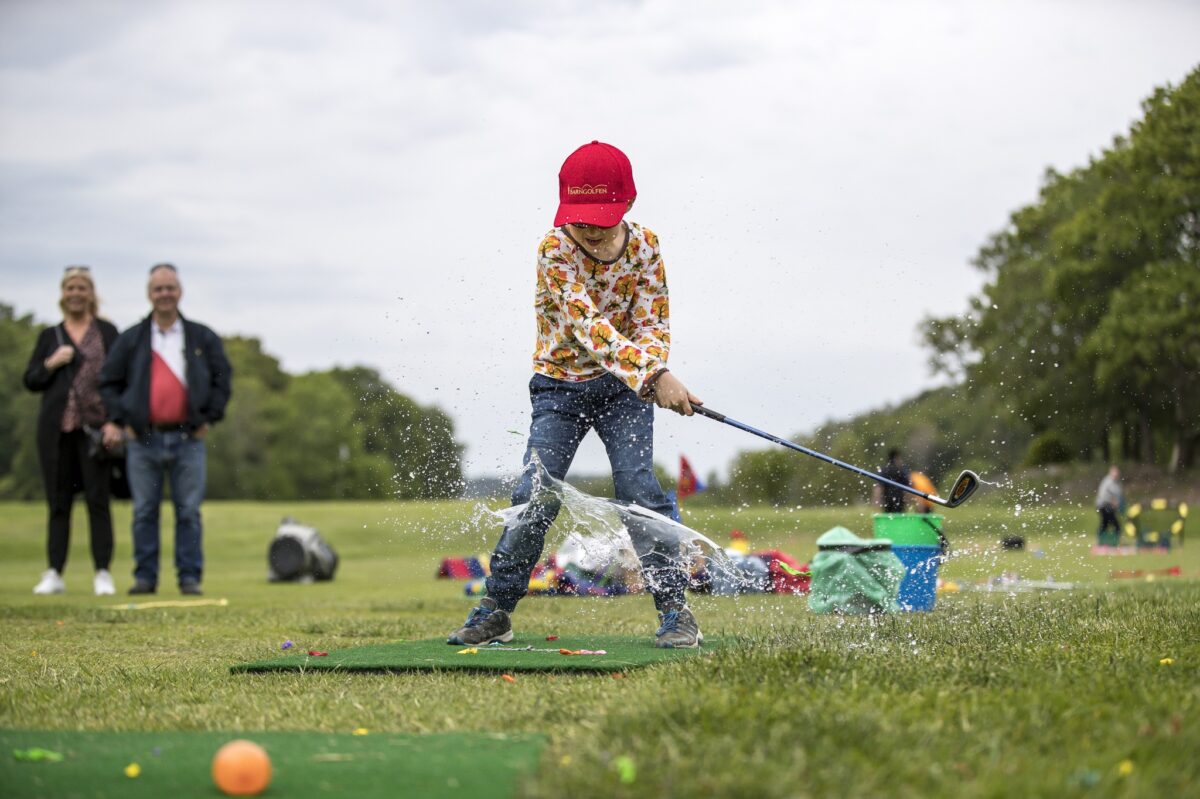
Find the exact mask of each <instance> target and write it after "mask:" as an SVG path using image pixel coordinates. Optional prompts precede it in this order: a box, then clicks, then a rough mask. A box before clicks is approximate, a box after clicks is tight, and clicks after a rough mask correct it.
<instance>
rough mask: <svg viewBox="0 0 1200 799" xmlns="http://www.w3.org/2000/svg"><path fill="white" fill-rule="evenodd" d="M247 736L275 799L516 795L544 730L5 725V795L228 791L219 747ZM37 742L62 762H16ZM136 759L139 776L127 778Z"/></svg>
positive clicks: (1, 753) (0, 751) (132, 798)
mask: <svg viewBox="0 0 1200 799" xmlns="http://www.w3.org/2000/svg"><path fill="white" fill-rule="evenodd" d="M235 738H247V739H249V740H252V741H254V742H255V743H258V744H259V745H261V746H262V747H263V748H265V749H266V750H267V754H268V755H269V756H270V758H271V768H272V775H271V784H270V785H269V786H268V787H267V789H266V790H265V791H263V793H262V794H261V795H262V796H264V797H271V796H291V797H309V796H348V797H354V799H372V798H373V797H395V796H420V797H440V796H488V797H496V796H512V795H513V794H514V793H515V791H516V787H517V781H518V779H519V778H520V777H522V776H524V775H527V774H532V773H533V772H534V771H535V770H536V768H537V765H538V759H539V757H540V755H541V751H542V747H543V746H544V744H545V738H544V737H543V736H540V735H528V734H522V735H489V734H485V733H465V732H464V733H441V734H437V735H396V734H390V733H370V734H368V735H351V734H349V733H344V734H330V733H317V732H253V733H231V732H59V731H54V732H33V731H24V730H0V763H2V764H3V765H2V766H0V779H2V783H0V784H2V785H3V788H2V789H0V794H3V795H4V796H6V797H14V799H15V797H56V798H59V797H80V799H83V797H89V798H91V797H121V799H136V797H156V798H157V799H162V797H180V798H181V799H182V797H193V796H196V797H205V796H213V797H219V796H224V794H222V793H221V792H220V791H219V790H218V789H217V787H216V785H214V784H213V781H212V759H213V755H215V754H216V752H217V749H219V748H220V747H221V745H223V744H225V743H227V742H229V741H231V740H234V739H235ZM31 748H40V749H46V750H50V751H52V752H58V753H60V754H61V755H62V756H63V759H62V760H61V761H60V762H52V761H48V760H41V761H36V762H28V761H22V760H19V759H18V758H17V757H16V756H15V754H14V752H15V751H18V750H20V751H27V750H29V749H31ZM131 763H136V764H137V765H138V766H139V768H140V772H141V773H140V774H139V775H138V776H137V777H136V778H130V777H128V776H126V774H125V769H126V767H127V766H129V765H130V764H131Z"/></svg>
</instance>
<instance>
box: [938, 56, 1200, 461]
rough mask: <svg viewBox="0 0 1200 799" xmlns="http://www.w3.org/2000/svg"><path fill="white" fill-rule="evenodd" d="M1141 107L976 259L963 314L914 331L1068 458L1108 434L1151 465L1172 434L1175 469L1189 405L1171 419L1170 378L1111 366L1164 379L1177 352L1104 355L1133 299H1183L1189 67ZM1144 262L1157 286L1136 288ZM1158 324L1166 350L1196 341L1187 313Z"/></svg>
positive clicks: (1090, 449)
mask: <svg viewBox="0 0 1200 799" xmlns="http://www.w3.org/2000/svg"><path fill="white" fill-rule="evenodd" d="M1143 112H1144V117H1143V118H1142V120H1140V121H1139V122H1138V123H1137V124H1135V125H1134V126H1133V129H1132V130H1131V132H1130V135H1129V136H1128V137H1127V138H1118V139H1116V140H1115V141H1114V143H1113V145H1112V147H1111V148H1110V149H1108V150H1106V151H1105V152H1104V153H1102V154H1101V156H1100V157H1099V158H1095V159H1092V160H1091V161H1090V163H1089V164H1088V165H1087V166H1086V167H1083V168H1080V169H1077V170H1074V171H1072V172H1071V173H1068V174H1066V175H1062V174H1058V173H1056V172H1053V171H1049V172H1047V175H1046V180H1045V184H1044V185H1043V187H1042V189H1041V192H1040V195H1039V201H1038V202H1037V203H1035V204H1033V205H1030V206H1027V207H1025V208H1022V209H1020V210H1019V211H1017V212H1016V213H1014V214H1013V215H1012V217H1011V219H1010V223H1009V225H1008V227H1007V228H1006V229H1004V230H1002V231H1001V232H999V233H997V234H996V235H994V236H993V237H992V238H991V239H990V240H989V242H988V243H987V244H986V245H985V246H984V247H983V248H982V249H981V250H980V253H979V255H978V257H977V258H976V259H975V264H976V266H977V267H979V268H980V269H981V270H982V271H983V272H984V273H985V274H986V275H987V277H988V282H987V284H986V285H985V287H984V289H983V291H982V292H981V294H980V295H979V296H977V297H975V298H972V300H971V301H970V306H969V309H968V311H967V312H966V313H965V314H963V315H962V316H960V317H951V318H945V319H928V320H926V322H925V325H924V335H925V340H926V343H927V344H928V345H929V346H930V347H931V349H932V350H933V352H934V359H935V362H936V363H937V365H938V366H939V367H940V368H941V369H942V370H943V371H946V372H947V373H950V374H957V375H961V376H964V377H965V381H966V387H967V389H968V390H969V391H973V390H980V389H983V388H985V387H986V388H989V389H994V390H999V391H1001V392H1002V394H1003V395H1005V396H1006V397H1008V398H1010V400H1011V407H1012V408H1013V409H1014V410H1015V411H1016V413H1017V414H1018V415H1019V417H1020V418H1021V420H1022V421H1023V422H1024V423H1026V424H1028V425H1029V426H1030V427H1031V428H1032V430H1033V432H1034V433H1035V434H1043V433H1046V432H1049V431H1053V432H1055V433H1056V434H1057V435H1058V436H1060V437H1061V438H1062V440H1063V441H1064V442H1065V443H1066V444H1067V446H1068V447H1069V449H1071V450H1072V451H1073V452H1075V453H1077V454H1078V455H1084V456H1086V455H1089V454H1094V453H1095V452H1096V451H1099V452H1100V453H1101V454H1102V456H1103V457H1104V459H1105V460H1108V459H1110V458H1111V453H1110V451H1109V442H1110V440H1111V438H1112V434H1113V432H1114V430H1119V431H1120V433H1121V436H1122V440H1123V441H1124V442H1126V444H1127V447H1128V449H1127V451H1126V452H1125V454H1126V456H1130V455H1132V456H1136V457H1140V458H1141V459H1143V460H1149V461H1153V460H1155V459H1156V452H1155V447H1154V444H1155V442H1156V440H1157V439H1158V438H1160V437H1161V438H1169V439H1170V440H1171V441H1172V442H1173V445H1174V446H1173V453H1174V454H1173V456H1172V457H1173V460H1172V462H1173V464H1176V465H1178V464H1184V465H1186V463H1189V462H1190V460H1189V459H1190V458H1191V457H1193V456H1192V454H1191V453H1192V452H1193V451H1194V446H1193V445H1191V444H1190V443H1189V441H1190V440H1191V439H1190V438H1189V436H1190V435H1191V433H1190V432H1189V429H1191V428H1188V429H1185V427H1187V424H1186V423H1187V420H1188V417H1187V416H1186V414H1187V408H1186V407H1185V408H1184V409H1183V411H1182V412H1183V414H1184V416H1185V420H1184V421H1181V420H1180V410H1179V403H1176V404H1175V406H1174V409H1173V412H1172V413H1169V414H1168V413H1165V412H1163V409H1162V408H1161V407H1159V405H1156V403H1160V402H1161V401H1160V400H1158V399H1155V397H1163V396H1165V395H1166V394H1167V393H1170V392H1171V391H1175V392H1176V393H1178V390H1177V389H1174V388H1172V387H1171V386H1169V385H1167V384H1168V383H1169V382H1170V381H1171V379H1172V378H1170V377H1169V375H1166V374H1164V375H1155V374H1137V375H1134V374H1124V373H1123V374H1118V373H1116V372H1115V371H1113V370H1112V368H1111V365H1112V364H1113V363H1120V364H1123V365H1124V367H1125V368H1127V369H1130V368H1132V369H1139V370H1142V371H1144V372H1158V371H1163V370H1167V371H1168V372H1173V371H1175V370H1176V369H1177V368H1180V367H1183V366H1186V364H1187V363H1189V360H1188V356H1182V357H1180V358H1176V359H1169V358H1168V359H1166V360H1162V361H1159V362H1157V363H1155V364H1153V365H1147V364H1145V363H1141V362H1138V361H1136V359H1133V358H1131V357H1128V356H1127V355H1126V354H1122V353H1116V357H1115V358H1114V357H1110V355H1112V353H1110V348H1112V347H1116V346H1120V344H1119V343H1118V341H1117V336H1118V335H1119V334H1121V331H1122V330H1123V328H1124V327H1125V325H1124V324H1123V323H1122V322H1121V321H1120V320H1118V319H1114V318H1113V316H1114V315H1122V314H1124V313H1125V312H1126V309H1127V308H1129V307H1137V306H1136V305H1130V303H1135V304H1136V303H1138V302H1142V299H1138V298H1135V297H1134V294H1135V293H1141V292H1149V294H1147V295H1146V296H1157V297H1158V298H1159V300H1158V301H1159V302H1160V304H1161V303H1166V302H1168V299H1167V298H1169V297H1170V296H1174V295H1179V294H1187V292H1188V289H1187V288H1186V286H1187V283H1186V280H1185V279H1186V278H1187V277H1188V276H1189V275H1194V273H1195V271H1196V269H1197V268H1200V257H1198V255H1197V245H1198V242H1200V225H1198V220H1200V69H1197V70H1195V71H1193V72H1192V73H1191V74H1190V75H1188V76H1187V78H1186V79H1185V80H1184V81H1183V83H1182V84H1181V85H1180V86H1179V87H1176V88H1171V87H1167V88H1162V89H1159V90H1157V91H1156V92H1155V94H1154V95H1153V96H1152V97H1150V98H1149V99H1147V100H1146V102H1145V103H1143ZM1149 267H1153V268H1154V270H1155V271H1154V272H1153V279H1154V281H1155V284H1154V285H1153V286H1149V285H1138V284H1140V282H1141V281H1143V277H1142V276H1143V274H1144V271H1145V270H1146V269H1147V268H1149ZM1147 302H1149V301H1148V300H1147ZM1147 310H1150V309H1147ZM1159 310H1163V309H1162V308H1161V307H1160V308H1159ZM1164 325H1171V326H1170V327H1169V328H1168V327H1164ZM1155 329H1156V330H1157V332H1158V334H1159V335H1161V336H1162V337H1163V338H1162V341H1164V342H1167V341H1189V340H1190V339H1188V338H1187V337H1188V335H1194V333H1193V332H1192V331H1193V328H1192V327H1190V326H1189V323H1188V321H1187V320H1186V319H1185V314H1177V313H1166V314H1165V316H1163V317H1161V318H1159V321H1158V322H1157V323H1156V324H1155ZM1105 331H1106V332H1105ZM1126 332H1128V331H1126ZM1176 382H1178V381H1177V380H1176ZM1139 386H1140V387H1141V388H1139ZM1148 386H1153V387H1154V388H1153V395H1152V396H1150V395H1147V394H1145V393H1143V392H1144V390H1145V389H1146V387H1148ZM1185 405H1186V403H1185Z"/></svg>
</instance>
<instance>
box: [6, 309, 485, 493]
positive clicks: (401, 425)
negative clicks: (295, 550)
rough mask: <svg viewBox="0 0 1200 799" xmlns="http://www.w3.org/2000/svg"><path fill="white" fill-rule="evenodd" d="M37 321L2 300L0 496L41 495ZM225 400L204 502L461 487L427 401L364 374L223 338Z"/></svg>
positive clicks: (440, 418) (442, 420)
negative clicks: (34, 358)
mask: <svg viewBox="0 0 1200 799" xmlns="http://www.w3.org/2000/svg"><path fill="white" fill-rule="evenodd" d="M41 328H42V325H41V324H39V323H38V322H37V321H35V320H34V319H33V317H32V316H31V315H24V316H18V315H17V314H16V312H15V310H14V309H13V307H11V306H9V305H5V304H3V303H0V498H4V499H37V498H41V497H42V484H41V477H40V472H39V471H38V461H37V457H38V456H37V448H36V445H35V441H34V430H35V426H36V420H37V412H38V403H39V398H38V397H37V396H36V395H33V394H30V393H29V392H28V391H26V390H25V388H24V386H23V385H22V381H21V378H22V375H23V373H24V371H25V366H26V363H27V359H28V357H29V353H30V352H32V351H33V345H34V341H35V340H36V338H37V335H38V332H39V331H40V330H41ZM224 343H225V349H226V353H227V354H228V356H229V361H230V364H231V365H232V366H233V399H232V401H231V402H230V403H229V407H228V409H227V411H226V417H225V419H224V421H223V422H221V423H220V424H218V425H217V426H216V427H214V428H213V431H212V433H210V435H209V438H208V451H209V458H208V496H209V497H211V498H214V499H260V500H302V499H384V498H393V499H437V498H444V497H456V496H458V495H459V494H460V493H461V491H462V486H463V477H462V452H463V446H462V445H461V444H459V443H458V442H457V441H455V439H454V424H453V422H452V420H451V419H450V417H449V416H447V415H446V414H445V413H444V412H442V411H441V410H439V409H438V408H436V407H423V406H421V405H419V404H417V403H416V402H414V401H413V400H412V399H410V398H408V397H406V396H405V395H403V394H401V393H400V392H398V391H396V389H394V388H393V387H392V386H391V385H389V384H388V383H387V381H386V380H384V379H383V378H382V377H381V376H380V374H379V373H378V372H377V371H375V370H374V369H371V368H368V367H365V366H353V367H350V368H335V369H329V370H325V371H316V372H308V373H305V374H300V375H290V374H288V373H286V372H284V371H283V369H282V368H281V367H280V364H279V361H278V360H277V359H276V358H274V357H273V356H271V355H269V354H268V353H266V352H264V351H263V349H262V344H261V342H260V341H259V340H258V339H256V338H244V337H238V336H234V337H229V338H225V339H224Z"/></svg>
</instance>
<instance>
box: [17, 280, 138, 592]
mask: <svg viewBox="0 0 1200 799" xmlns="http://www.w3.org/2000/svg"><path fill="white" fill-rule="evenodd" d="M61 288H62V298H61V299H60V300H59V303H58V305H59V307H60V308H61V309H62V312H63V321H62V323H61V324H58V325H55V326H54V327H49V328H47V329H45V330H43V331H42V333H41V335H40V336H38V340H37V345H36V346H35V347H34V349H33V355H32V356H31V357H30V359H29V366H28V367H27V368H26V369H25V387H26V388H28V389H29V390H30V391H37V392H40V393H41V395H42V408H41V412H40V414H39V415H38V426H37V443H38V455H39V456H40V458H41V462H42V480H43V482H44V484H45V487H46V503H47V505H48V506H49V521H48V524H47V527H48V536H47V541H46V554H47V558H48V561H49V568H48V569H47V570H46V571H45V572H44V573H43V574H42V579H41V580H40V581H39V582H38V584H37V586H35V587H34V589H33V592H34V593H35V594H61V593H62V592H63V591H64V590H65V589H66V585H65V583H64V581H63V569H64V567H65V566H66V564H67V549H68V544H69V542H70V535H71V505H72V503H73V502H74V499H75V494H76V493H77V492H78V491H79V490H81V489H82V491H83V493H84V497H85V498H86V499H87V509H88V521H89V523H90V527H91V543H92V562H93V565H94V566H95V568H96V574H95V578H94V580H93V588H94V590H95V592H96V595H97V596H103V595H107V594H112V593H114V587H113V579H112V574H111V573H110V572H109V565H110V564H111V562H112V553H113V532H112V518H111V515H110V513H109V471H108V469H106V468H105V467H104V465H103V464H102V463H100V462H99V461H97V460H96V459H95V458H93V457H91V455H89V450H88V443H89V437H88V433H87V431H86V430H85V428H90V429H92V430H99V429H100V427H101V426H102V425H103V424H104V423H105V422H106V421H107V414H106V412H105V409H104V402H103V401H102V400H101V398H100V390H99V382H98V381H99V377H100V367H101V366H103V365H104V358H105V355H106V354H107V353H108V350H109V348H110V347H112V344H113V342H114V341H116V338H117V329H116V327H114V326H113V325H112V324H111V323H110V322H108V321H106V320H104V319H100V318H99V317H98V316H97V307H98V306H97V302H96V285H95V283H94V282H93V281H92V274H91V270H90V269H89V268H88V267H86V266H68V267H67V269H66V271H65V272H64V273H63V278H62V283H61Z"/></svg>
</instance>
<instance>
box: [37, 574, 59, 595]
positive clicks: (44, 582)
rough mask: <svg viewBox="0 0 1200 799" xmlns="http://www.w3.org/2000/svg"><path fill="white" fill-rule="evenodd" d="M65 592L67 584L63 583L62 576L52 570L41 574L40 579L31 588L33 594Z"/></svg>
mask: <svg viewBox="0 0 1200 799" xmlns="http://www.w3.org/2000/svg"><path fill="white" fill-rule="evenodd" d="M66 590H67V584H66V583H64V582H63V578H62V575H61V574H59V573H58V572H56V571H55V570H54V569H46V571H44V572H42V579H41V580H40V581H38V584H37V585H35V586H34V587H33V593H35V594H61V593H62V592H63V591H66Z"/></svg>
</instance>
